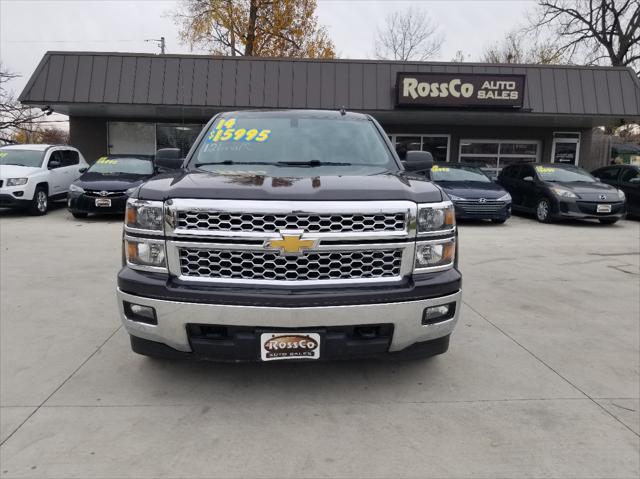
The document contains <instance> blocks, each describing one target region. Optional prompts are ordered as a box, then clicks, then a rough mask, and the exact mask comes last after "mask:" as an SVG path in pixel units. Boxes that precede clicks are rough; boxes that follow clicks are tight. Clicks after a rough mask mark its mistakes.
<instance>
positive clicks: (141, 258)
mask: <svg viewBox="0 0 640 479" xmlns="http://www.w3.org/2000/svg"><path fill="white" fill-rule="evenodd" d="M124 243H125V255H126V260H127V264H128V265H129V266H131V267H132V268H133V269H142V270H151V271H158V272H164V271H166V268H167V263H166V255H165V249H164V241H162V240H150V239H143V238H125V240H124Z"/></svg>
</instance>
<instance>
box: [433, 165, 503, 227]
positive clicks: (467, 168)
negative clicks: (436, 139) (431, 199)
mask: <svg viewBox="0 0 640 479" xmlns="http://www.w3.org/2000/svg"><path fill="white" fill-rule="evenodd" d="M431 180H432V181H434V182H435V183H437V184H438V185H439V186H440V187H441V188H442V189H443V190H444V191H445V193H447V195H448V196H449V198H451V201H453V204H454V206H455V208H456V218H457V219H481V220H491V221H493V222H494V223H504V222H505V221H507V219H508V218H509V216H511V196H510V195H509V193H508V192H507V190H505V189H504V188H503V187H502V186H500V185H499V184H497V183H494V182H493V181H491V179H489V177H488V176H487V175H485V174H484V173H483V172H482V170H481V169H480V168H476V167H475V166H471V165H465V164H464V163H439V164H435V165H433V168H432V169H431Z"/></svg>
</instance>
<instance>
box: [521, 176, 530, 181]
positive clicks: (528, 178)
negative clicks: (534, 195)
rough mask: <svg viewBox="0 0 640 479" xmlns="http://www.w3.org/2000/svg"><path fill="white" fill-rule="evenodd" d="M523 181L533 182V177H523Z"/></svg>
mask: <svg viewBox="0 0 640 479" xmlns="http://www.w3.org/2000/svg"><path fill="white" fill-rule="evenodd" d="M522 180H523V181H533V176H525V177H524V178H522Z"/></svg>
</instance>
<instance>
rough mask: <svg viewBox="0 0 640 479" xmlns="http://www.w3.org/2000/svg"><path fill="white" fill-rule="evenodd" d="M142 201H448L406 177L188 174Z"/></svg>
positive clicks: (151, 189)
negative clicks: (175, 199) (192, 199)
mask: <svg viewBox="0 0 640 479" xmlns="http://www.w3.org/2000/svg"><path fill="white" fill-rule="evenodd" d="M138 196H139V198H141V199H145V200H162V201H164V200H168V199H170V198H197V199H224V200H291V201H305V200H307V201H323V200H326V201H349V200H352V201H361V200H365V201H366V200H409V201H415V202H416V203H433V202H438V201H442V199H443V196H442V193H441V191H440V188H438V187H437V186H435V185H434V184H433V183H431V182H430V181H428V180H426V179H424V178H423V177H416V176H411V175H408V174H403V173H397V174H396V173H384V174H378V175H368V176H314V177H301V178H293V177H280V176H264V175H252V174H224V175H222V174H216V173H209V172H201V171H185V172H181V173H174V174H168V175H161V176H156V177H155V178H153V179H151V180H149V181H148V182H147V183H145V184H144V185H143V186H142V187H141V188H140V190H139V192H138Z"/></svg>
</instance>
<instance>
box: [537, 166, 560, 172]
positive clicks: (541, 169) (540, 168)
mask: <svg viewBox="0 0 640 479" xmlns="http://www.w3.org/2000/svg"><path fill="white" fill-rule="evenodd" d="M536 171H537V172H538V173H553V172H554V171H556V169H555V168H549V167H548V166H536Z"/></svg>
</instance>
